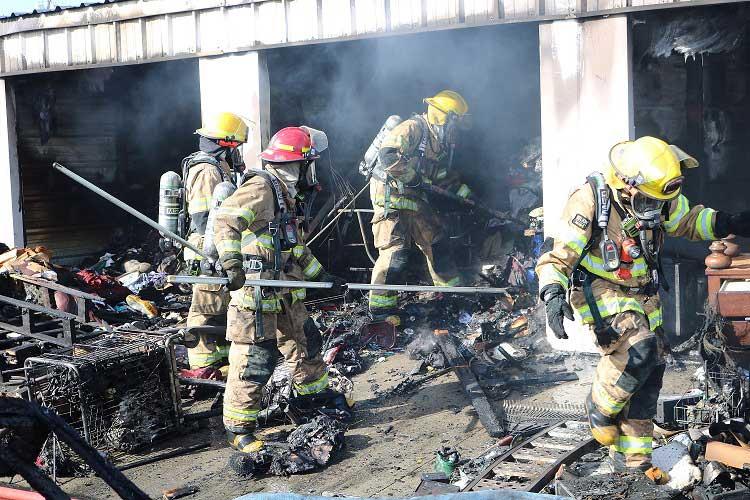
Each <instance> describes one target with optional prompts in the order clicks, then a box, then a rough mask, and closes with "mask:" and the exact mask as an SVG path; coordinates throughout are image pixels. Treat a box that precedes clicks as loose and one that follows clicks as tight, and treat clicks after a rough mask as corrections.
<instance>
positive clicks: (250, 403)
mask: <svg viewBox="0 0 750 500" xmlns="http://www.w3.org/2000/svg"><path fill="white" fill-rule="evenodd" d="M280 300H281V308H282V311H281V312H280V313H278V314H263V323H264V335H263V336H262V337H261V336H259V335H258V333H257V332H256V331H255V314H256V312H255V311H247V310H242V309H239V308H237V307H236V306H230V307H229V328H228V330H227V335H230V334H232V336H233V337H235V338H241V339H243V340H242V341H238V340H234V341H233V342H232V345H231V347H230V348H229V375H228V378H227V387H226V391H225V394H224V425H225V426H226V428H227V429H229V430H230V431H232V432H235V433H247V432H251V431H252V429H253V428H254V427H255V422H256V420H257V416H258V413H259V412H260V402H261V390H262V388H263V386H264V385H266V383H267V382H268V379H269V378H271V375H272V374H273V370H274V368H275V367H276V361H277V360H278V359H279V357H280V356H283V357H284V361H285V363H286V365H287V368H288V369H289V372H290V373H291V374H292V380H293V383H294V388H295V390H296V392H297V393H298V394H315V393H318V392H321V391H323V390H325V389H326V388H327V387H328V373H327V372H326V368H325V364H324V363H323V361H322V359H321V357H320V353H317V354H313V353H311V352H309V350H308V346H307V338H306V337H305V333H304V323H305V321H306V320H307V311H306V310H305V306H304V305H303V304H302V303H301V302H294V303H293V302H291V301H290V300H289V298H288V296H282V297H281V299H280ZM235 330H241V331H240V332H239V335H235Z"/></svg>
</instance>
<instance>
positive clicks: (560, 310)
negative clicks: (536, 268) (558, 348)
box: [539, 284, 573, 339]
mask: <svg viewBox="0 0 750 500" xmlns="http://www.w3.org/2000/svg"><path fill="white" fill-rule="evenodd" d="M539 295H540V296H541V297H542V300H543V301H544V305H545V306H546V309H547V323H548V324H549V327H550V328H551V329H552V331H553V332H554V334H555V337H557V338H558V339H567V338H568V335H567V334H566V333H565V327H563V318H568V319H569V320H571V321H572V320H573V309H572V308H571V307H570V304H568V301H567V300H566V299H565V289H564V288H563V287H562V285H558V284H552V285H547V286H545V287H544V288H542V291H541V293H540V294H539Z"/></svg>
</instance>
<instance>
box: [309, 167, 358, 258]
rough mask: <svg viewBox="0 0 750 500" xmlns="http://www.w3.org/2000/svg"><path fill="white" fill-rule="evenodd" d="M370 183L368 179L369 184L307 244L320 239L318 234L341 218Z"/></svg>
mask: <svg viewBox="0 0 750 500" xmlns="http://www.w3.org/2000/svg"><path fill="white" fill-rule="evenodd" d="M369 185H370V181H367V184H365V185H364V187H363V188H362V189H360V190H359V193H357V194H355V195H354V198H352V199H351V201H350V202H349V203H347V204H346V206H345V207H344V208H342V209H341V210H339V213H338V214H336V217H334V218H333V219H331V221H330V222H329V223H328V224H326V225H325V227H323V229H321V230H320V231H318V234H316V235H315V236H313V237H312V238H310V239H309V240H308V241H307V244H308V245H312V243H313V241H315V240H317V239H318V236H320V235H321V234H323V233H324V232H325V230H326V229H328V228H329V227H331V226H332V225H333V223H334V222H336V221H337V220H338V219H339V217H341V216H342V215H343V214H345V213H346V212H345V210H346V209H347V208H349V207H351V206H352V205H353V204H354V202H355V201H357V198H359V196H360V195H361V194H362V193H364V192H365V189H367V187H368V186H369Z"/></svg>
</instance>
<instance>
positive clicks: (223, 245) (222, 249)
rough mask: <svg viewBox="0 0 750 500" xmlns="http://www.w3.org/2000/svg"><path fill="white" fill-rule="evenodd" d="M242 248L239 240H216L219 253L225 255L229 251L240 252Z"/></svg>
mask: <svg viewBox="0 0 750 500" xmlns="http://www.w3.org/2000/svg"><path fill="white" fill-rule="evenodd" d="M240 248H241V246H240V242H239V240H219V241H217V242H216V251H217V252H218V253H219V255H224V254H225V253H229V252H234V253H239V252H240Z"/></svg>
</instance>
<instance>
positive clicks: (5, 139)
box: [0, 79, 24, 247]
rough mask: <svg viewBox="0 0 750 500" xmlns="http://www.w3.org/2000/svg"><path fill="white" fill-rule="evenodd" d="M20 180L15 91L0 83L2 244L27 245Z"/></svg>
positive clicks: (4, 83)
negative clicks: (25, 242)
mask: <svg viewBox="0 0 750 500" xmlns="http://www.w3.org/2000/svg"><path fill="white" fill-rule="evenodd" d="M21 207H22V203H21V178H20V172H19V169H18V148H17V146H16V105H15V97H14V94H13V87H12V86H11V84H10V83H9V82H8V80H7V79H0V242H1V243H5V244H6V245H8V246H9V247H14V246H21V245H23V242H24V235H23V214H22V208H21Z"/></svg>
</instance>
